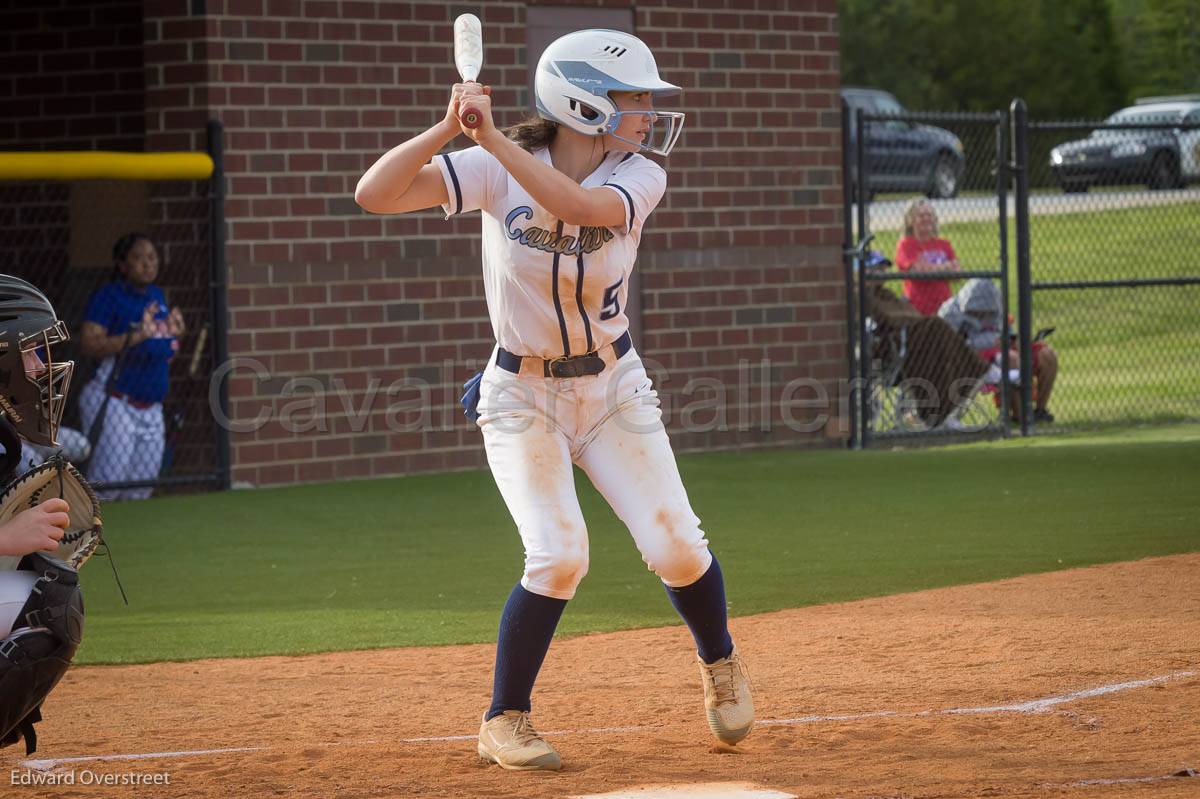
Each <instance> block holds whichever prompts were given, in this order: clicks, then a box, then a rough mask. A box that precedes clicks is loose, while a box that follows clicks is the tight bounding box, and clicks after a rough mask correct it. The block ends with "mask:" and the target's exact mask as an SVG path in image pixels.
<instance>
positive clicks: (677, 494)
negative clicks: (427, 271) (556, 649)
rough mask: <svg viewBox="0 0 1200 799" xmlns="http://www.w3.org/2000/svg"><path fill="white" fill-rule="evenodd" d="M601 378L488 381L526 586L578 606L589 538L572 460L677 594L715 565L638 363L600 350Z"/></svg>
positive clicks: (485, 421)
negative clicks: (577, 593)
mask: <svg viewBox="0 0 1200 799" xmlns="http://www.w3.org/2000/svg"><path fill="white" fill-rule="evenodd" d="M602 357H603V358H604V360H605V363H606V367H605V369H604V371H603V372H601V373H600V374H598V375H589V376H586V377H576V378H567V379H557V378H546V377H543V376H542V372H541V368H540V366H538V367H537V368H530V367H533V366H536V365H537V364H538V363H539V362H538V361H536V360H534V359H528V358H527V359H525V360H524V361H523V364H522V370H521V374H520V375H514V374H512V373H511V372H508V371H505V370H503V369H501V368H499V367H498V366H496V354H495V352H494V351H493V353H492V359H491V361H490V362H489V363H488V366H487V368H486V369H485V370H484V374H483V381H482V383H481V384H480V400H479V420H478V424H479V427H480V429H481V430H482V431H483V440H484V446H485V448H486V450H487V457H488V463H489V465H490V466H491V469H492V476H493V477H494V478H495V480H496V485H497V486H498V487H499V489H500V494H501V495H502V496H503V497H504V502H505V504H507V505H508V510H509V512H510V513H511V514H512V517H513V520H514V521H515V522H516V523H517V529H518V531H519V532H520V534H521V541H522V543H523V544H524V545H525V573H524V576H523V577H522V578H521V585H522V586H524V587H525V589H526V590H528V591H531V592H533V593H535V594H540V595H542V596H548V597H554V598H557V599H570V598H572V597H573V596H574V595H575V589H576V587H577V586H578V585H579V582H580V580H582V579H583V577H584V575H585V574H586V573H587V569H588V538H587V527H586V525H585V524H584V520H583V513H582V511H581V510H580V508H579V499H578V497H577V496H576V494H575V480H574V476H573V471H572V464H577V465H578V466H579V467H580V468H581V469H583V471H584V473H586V474H587V476H588V478H589V479H590V480H591V481H592V485H594V486H595V487H596V489H597V490H598V491H599V492H600V494H601V495H602V496H603V497H604V499H605V500H606V501H607V502H608V504H609V505H610V506H611V507H612V509H613V511H614V512H615V513H616V514H617V517H618V518H620V519H621V521H622V522H624V523H625V525H626V526H627V527H628V528H629V532H630V534H631V535H632V536H633V540H634V543H635V544H636V545H637V548H638V551H639V552H641V555H642V560H643V561H645V563H646V565H647V566H648V567H649V568H650V569H651V570H652V571H653V572H654V573H655V574H657V575H658V576H659V578H660V579H661V580H662V581H663V582H664V583H666V584H667V585H669V586H671V587H680V586H685V585H690V584H692V583H694V582H695V581H696V580H698V579H700V577H702V576H703V575H704V573H705V572H706V571H708V567H709V566H710V565H711V563H712V555H711V554H710V553H709V551H708V541H707V540H706V539H705V538H704V532H703V531H702V530H701V529H700V520H699V519H698V518H697V517H696V514H695V513H693V512H692V507H691V504H690V502H689V501H688V496H687V492H686V491H685V490H684V487H683V481H682V480H681V479H680V477H679V469H678V467H677V466H676V464H675V454H674V453H673V452H672V451H671V442H670V440H669V439H668V438H667V433H666V430H665V429H664V427H663V424H662V411H661V410H660V409H659V400H658V392H657V391H655V390H654V388H653V386H652V384H651V381H650V378H649V377H648V376H647V375H646V370H645V368H644V367H643V366H642V361H641V358H639V357H638V354H637V352H636V351H635V350H633V349H630V350H629V351H628V352H626V353H625V355H624V356H623V357H622V358H621V359H620V360H616V354H615V353H614V352H613V351H612V348H611V347H605V348H604V350H603V351H602Z"/></svg>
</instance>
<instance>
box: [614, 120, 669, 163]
mask: <svg viewBox="0 0 1200 799" xmlns="http://www.w3.org/2000/svg"><path fill="white" fill-rule="evenodd" d="M627 116H631V117H632V116H643V117H650V131H649V133H647V135H646V141H644V142H640V141H635V140H634V139H627V138H625V137H624V136H618V135H617V128H618V127H619V126H620V125H621V120H622V119H624V118H625V117H627ZM683 120H684V114H683V113H682V112H680V111H617V112H616V113H614V114H613V115H612V116H611V117H609V121H608V127H609V131H608V135H610V136H612V137H613V138H614V139H616V140H618V141H623V142H625V143H626V144H632V145H634V146H636V147H638V148H640V149H642V150H645V151H646V152H651V153H654V154H655V155H670V154H671V150H672V149H673V148H674V147H675V142H677V141H679V134H680V133H683Z"/></svg>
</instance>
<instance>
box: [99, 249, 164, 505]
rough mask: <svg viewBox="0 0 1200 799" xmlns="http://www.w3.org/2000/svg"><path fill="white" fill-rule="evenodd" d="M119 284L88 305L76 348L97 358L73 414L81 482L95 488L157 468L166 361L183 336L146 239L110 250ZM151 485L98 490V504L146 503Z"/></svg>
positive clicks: (148, 476) (145, 476)
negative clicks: (83, 467)
mask: <svg viewBox="0 0 1200 799" xmlns="http://www.w3.org/2000/svg"><path fill="white" fill-rule="evenodd" d="M113 261H114V263H115V265H116V271H117V273H118V279H116V280H114V281H113V282H111V283H108V284H106V285H104V286H101V287H100V288H99V289H97V290H96V292H95V293H94V294H93V295H92V297H91V299H90V300H89V301H88V305H87V310H86V311H85V313H84V321H83V325H82V326H81V328H80V334H79V339H80V341H79V349H80V351H81V352H82V353H83V354H84V355H87V356H89V357H92V358H96V359H98V360H100V366H99V367H98V368H97V370H96V375H95V377H93V378H92V380H91V381H90V382H89V383H88V384H87V385H86V386H84V388H83V390H82V391H81V392H80V397H79V411H80V416H81V418H82V421H83V426H84V430H85V432H87V433H88V437H89V439H91V441H92V443H93V446H94V450H93V454H92V460H91V462H90V464H89V466H88V479H89V480H92V481H93V482H96V483H104V484H109V483H114V482H129V481H135V480H153V479H155V478H157V477H158V474H159V470H160V468H161V466H162V455H163V446H164V443H165V435H166V430H165V425H164V423H163V412H162V402H163V399H164V398H165V397H166V395H167V388H168V382H169V381H168V376H169V370H170V362H171V359H172V358H174V357H175V353H177V352H178V351H179V340H180V338H182V336H183V333H184V323H183V314H182V312H181V311H180V310H179V308H174V309H172V310H171V311H170V312H168V311H167V308H168V304H167V297H166V295H165V294H164V293H163V290H162V289H161V288H159V287H158V286H157V285H155V283H154V281H155V280H156V279H157V278H158V269H159V257H158V249H157V248H156V247H155V246H154V242H153V241H151V240H150V237H149V236H146V235H144V234H141V233H129V234H126V235H124V236H122V237H121V238H119V239H117V242H116V244H114V245H113ZM152 491H153V488H150V487H143V488H127V489H117V490H110V491H101V492H100V493H101V496H102V497H104V498H105V499H145V498H146V497H149V496H150V494H151V492H152Z"/></svg>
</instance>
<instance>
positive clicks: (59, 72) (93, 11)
mask: <svg viewBox="0 0 1200 799" xmlns="http://www.w3.org/2000/svg"><path fill="white" fill-rule="evenodd" d="M141 15H142V4H141V3H140V2H137V0H133V2H130V0H123V1H121V2H117V1H114V2H107V3H79V2H73V0H40V2H25V1H24V0H5V2H3V3H0V149H3V150H46V149H53V150H89V149H104V150H128V151H138V150H141V149H142V137H143V133H144V130H145V127H144V123H143V118H142V94H143V80H142V28H141Z"/></svg>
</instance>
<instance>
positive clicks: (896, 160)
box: [842, 86, 966, 197]
mask: <svg viewBox="0 0 1200 799" xmlns="http://www.w3.org/2000/svg"><path fill="white" fill-rule="evenodd" d="M842 98H843V99H844V100H845V101H846V104H847V105H849V106H850V111H851V113H853V112H854V111H856V110H858V109H862V110H863V112H864V113H867V114H880V115H888V116H900V115H903V114H907V113H908V112H907V111H905V110H904V106H902V105H900V102H899V101H898V100H897V99H896V98H895V97H893V96H892V95H891V94H890V93H888V92H885V91H883V90H881V89H865V88H860V87H855V86H846V87H843V88H842ZM850 136H851V139H850V152H849V153H848V154H847V155H848V158H847V163H849V164H850V175H851V179H852V180H853V181H854V183H853V185H854V186H857V185H858V164H857V162H856V160H855V154H856V153H857V149H856V148H857V141H858V139H857V131H856V130H855V127H854V125H853V124H851V126H850ZM863 147H864V150H865V158H866V162H867V189H868V191H869V192H871V193H874V192H879V191H919V192H923V193H925V194H928V195H929V196H930V197H954V196H956V195H957V194H958V189H959V183H960V182H961V180H962V174H963V167H964V165H965V163H966V159H965V158H964V157H963V145H962V142H961V141H959V139H958V137H957V136H955V135H954V134H953V133H951V132H950V131H948V130H944V129H942V128H936V127H934V126H932V125H921V124H917V123H915V122H909V121H907V120H902V119H895V120H888V121H886V122H873V123H870V124H869V125H867V137H866V141H865V142H864V145H863Z"/></svg>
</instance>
